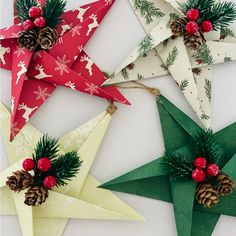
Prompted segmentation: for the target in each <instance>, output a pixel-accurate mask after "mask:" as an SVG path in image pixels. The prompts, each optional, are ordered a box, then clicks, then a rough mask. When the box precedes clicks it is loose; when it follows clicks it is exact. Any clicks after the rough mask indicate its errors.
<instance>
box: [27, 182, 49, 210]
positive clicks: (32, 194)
mask: <svg viewBox="0 0 236 236" xmlns="http://www.w3.org/2000/svg"><path fill="white" fill-rule="evenodd" d="M47 197H48V189H47V188H46V187H44V186H34V187H31V188H30V189H28V191H27V192H26V193H25V204H26V205H28V206H39V205H41V204H42V203H44V202H45V201H46V199H47Z"/></svg>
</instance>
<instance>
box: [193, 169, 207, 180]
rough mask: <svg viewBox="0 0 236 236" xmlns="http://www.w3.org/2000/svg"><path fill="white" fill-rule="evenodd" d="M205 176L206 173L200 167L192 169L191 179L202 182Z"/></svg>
mask: <svg viewBox="0 0 236 236" xmlns="http://www.w3.org/2000/svg"><path fill="white" fill-rule="evenodd" d="M205 177H206V174H205V172H204V171H203V170H202V169H198V168H197V169H195V170H193V171H192V179H193V180H194V181H195V182H197V183H199V182H202V181H203V180H204V179H205Z"/></svg>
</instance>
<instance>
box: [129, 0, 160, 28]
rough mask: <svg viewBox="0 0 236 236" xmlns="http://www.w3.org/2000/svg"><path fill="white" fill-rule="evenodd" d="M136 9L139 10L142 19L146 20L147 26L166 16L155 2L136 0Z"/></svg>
mask: <svg viewBox="0 0 236 236" xmlns="http://www.w3.org/2000/svg"><path fill="white" fill-rule="evenodd" d="M133 2H134V8H135V10H138V11H139V12H140V14H141V16H142V17H144V18H145V21H146V24H147V25H148V24H150V23H152V22H153V21H154V18H160V17H162V16H164V13H163V12H161V10H160V9H159V8H158V7H156V6H155V4H154V3H153V2H150V1H147V0H134V1H133Z"/></svg>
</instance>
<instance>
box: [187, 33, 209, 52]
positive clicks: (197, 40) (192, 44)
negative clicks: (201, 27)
mask: <svg viewBox="0 0 236 236" xmlns="http://www.w3.org/2000/svg"><path fill="white" fill-rule="evenodd" d="M205 42H206V40H205V38H204V36H203V34H202V33H201V32H197V33H195V34H188V33H185V34H184V44H185V45H186V46H187V47H189V48H192V49H194V50H196V49H198V47H199V46H201V45H203V44H204V43H205Z"/></svg>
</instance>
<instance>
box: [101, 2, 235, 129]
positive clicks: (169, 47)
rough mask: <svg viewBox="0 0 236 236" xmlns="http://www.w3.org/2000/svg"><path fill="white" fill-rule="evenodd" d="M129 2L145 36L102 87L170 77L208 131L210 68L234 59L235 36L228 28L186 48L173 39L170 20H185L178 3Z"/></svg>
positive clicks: (214, 32)
mask: <svg viewBox="0 0 236 236" xmlns="http://www.w3.org/2000/svg"><path fill="white" fill-rule="evenodd" d="M130 2H131V5H132V7H133V8H134V11H135V13H136V14H137V16H138V19H139V20H140V22H141V24H142V26H143V27H144V30H145V32H146V33H147V35H146V36H145V38H144V39H143V40H142V41H141V42H140V44H139V45H138V46H137V47H136V48H135V49H134V50H133V52H132V53H131V54H130V55H129V56H128V58H127V59H126V60H125V61H124V63H122V65H121V66H120V67H119V68H118V70H117V71H116V72H115V74H113V75H112V76H111V79H109V80H108V81H106V82H105V85H110V84H117V83H121V82H127V81H132V80H141V79H146V78H151V77H155V76H163V75H166V74H168V73H170V74H171V76H172V78H173V79H174V81H175V82H176V84H177V85H178V87H179V88H180V90H181V91H182V92H183V94H184V96H185V97H186V99H187V100H188V102H189V104H190V105H191V106H192V108H193V110H194V111H195V112H196V114H197V116H198V117H199V118H200V120H201V122H202V124H203V125H204V127H205V128H209V127H210V125H211V122H210V116H211V115H210V113H211V85H212V72H213V65H215V64H218V63H226V62H229V61H232V60H235V59H236V53H235V52H236V38H235V34H234V33H233V31H232V30H230V29H229V28H222V29H221V31H212V32H209V33H204V38H205V40H206V42H205V43H204V44H203V45H201V46H199V48H198V49H195V50H194V49H192V48H189V47H188V46H186V45H185V41H186V40H185V41H184V37H183V36H178V37H175V39H173V32H172V31H171V28H170V19H172V18H173V17H176V16H177V17H180V18H181V17H185V15H184V14H183V12H182V11H181V10H180V6H179V4H178V3H177V1H175V0H161V1H155V0H130ZM178 2H179V1H178ZM186 2H187V1H186V0H182V1H180V3H186ZM192 2H193V1H192ZM195 2H197V1H195ZM191 39H192V38H191ZM193 41H194V40H193ZM196 41H197V40H196ZM191 42H192V41H191Z"/></svg>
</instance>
